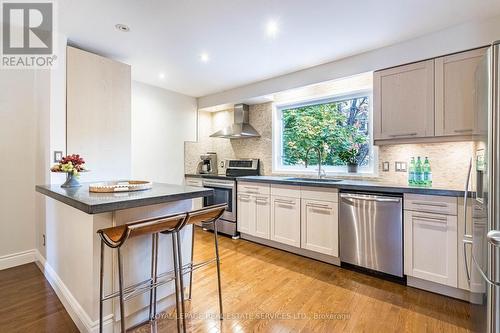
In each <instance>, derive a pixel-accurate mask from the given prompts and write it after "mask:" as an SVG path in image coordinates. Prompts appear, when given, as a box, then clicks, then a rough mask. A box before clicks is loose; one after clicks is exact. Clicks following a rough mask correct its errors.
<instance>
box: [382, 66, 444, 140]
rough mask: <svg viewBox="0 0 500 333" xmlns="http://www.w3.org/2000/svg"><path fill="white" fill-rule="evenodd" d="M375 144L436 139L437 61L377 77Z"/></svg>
mask: <svg viewBox="0 0 500 333" xmlns="http://www.w3.org/2000/svg"><path fill="white" fill-rule="evenodd" d="M373 133H374V139H375V140H387V139H407V138H423V137H432V136H434V60H427V61H421V62H416V63H413V64H409V65H404V66H398V67H394V68H389V69H385V70H381V71H377V72H375V73H374V75H373Z"/></svg>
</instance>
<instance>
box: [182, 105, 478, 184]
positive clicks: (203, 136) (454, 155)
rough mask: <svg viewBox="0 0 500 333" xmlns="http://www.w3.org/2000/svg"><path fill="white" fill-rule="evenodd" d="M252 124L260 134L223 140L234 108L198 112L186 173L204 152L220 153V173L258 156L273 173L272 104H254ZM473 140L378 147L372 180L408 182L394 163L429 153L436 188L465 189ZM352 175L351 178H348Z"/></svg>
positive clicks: (265, 171)
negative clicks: (231, 163)
mask: <svg viewBox="0 0 500 333" xmlns="http://www.w3.org/2000/svg"><path fill="white" fill-rule="evenodd" d="M249 117H250V124H252V126H253V127H254V128H255V129H256V130H257V131H258V132H259V133H260V135H261V136H260V137H259V138H249V139H236V140H228V139H220V138H210V134H212V133H213V132H216V131H218V130H220V129H221V128H223V127H225V126H227V125H230V124H231V123H232V122H233V110H225V111H220V112H199V115H198V141H197V142H186V143H185V147H184V148H185V155H184V156H185V172H186V173H196V168H197V165H198V162H199V160H200V159H199V158H200V155H201V154H204V153H206V152H215V153H217V158H218V161H219V173H224V172H225V170H224V168H222V167H221V165H220V161H223V160H224V159H227V158H258V159H260V162H261V170H260V172H261V174H262V175H271V174H272V103H264V104H256V105H251V106H250V110H249ZM473 149H474V146H473V143H472V142H446V143H425V144H403V145H387V146H380V147H379V148H378V175H374V177H372V179H375V180H380V181H384V182H388V183H391V184H406V183H407V178H408V175H407V173H406V172H396V171H395V165H394V163H395V162H396V161H397V162H406V163H407V164H408V165H409V161H410V158H411V157H412V156H415V157H417V156H421V157H422V158H423V157H425V156H427V157H428V158H429V160H430V162H431V166H432V173H433V184H434V186H435V187H445V188H449V189H462V188H463V186H464V182H465V177H466V174H467V168H468V163H469V158H470V156H472V154H473ZM383 162H389V166H390V169H389V171H388V172H385V171H382V163H383ZM349 178H352V177H349Z"/></svg>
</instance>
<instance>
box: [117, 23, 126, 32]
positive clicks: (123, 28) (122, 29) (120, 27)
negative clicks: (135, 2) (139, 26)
mask: <svg viewBox="0 0 500 333" xmlns="http://www.w3.org/2000/svg"><path fill="white" fill-rule="evenodd" d="M115 28H116V30H118V31H121V32H129V31H130V28H129V27H128V25H125V24H121V23H118V24H115Z"/></svg>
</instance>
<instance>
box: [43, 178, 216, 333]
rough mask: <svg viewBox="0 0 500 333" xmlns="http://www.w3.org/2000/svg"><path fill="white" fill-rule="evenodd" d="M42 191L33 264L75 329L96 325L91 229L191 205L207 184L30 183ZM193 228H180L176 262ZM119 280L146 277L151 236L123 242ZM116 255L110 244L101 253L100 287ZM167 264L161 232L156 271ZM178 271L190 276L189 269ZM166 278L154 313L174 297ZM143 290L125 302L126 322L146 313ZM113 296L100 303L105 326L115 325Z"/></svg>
mask: <svg viewBox="0 0 500 333" xmlns="http://www.w3.org/2000/svg"><path fill="white" fill-rule="evenodd" d="M36 191H37V192H39V193H40V194H42V195H45V200H43V201H44V207H42V209H43V210H44V212H45V221H46V222H45V225H46V230H45V258H43V257H42V258H40V260H39V261H40V265H41V266H42V267H41V268H42V269H43V271H44V274H45V276H46V277H47V280H48V281H49V282H50V283H51V285H52V287H53V288H54V290H55V292H56V293H57V295H58V297H59V299H60V300H61V302H62V303H63V305H64V306H65V308H66V310H67V311H68V313H69V314H70V316H71V317H72V319H73V321H74V322H75V323H76V324H77V326H78V328H79V330H80V331H82V332H96V331H97V330H98V327H99V322H98V318H99V265H100V238H99V236H98V235H97V230H99V229H103V228H108V227H112V226H117V225H121V224H124V223H128V222H132V221H136V220H140V219H146V218H155V217H160V216H165V215H170V214H175V213H182V212H186V211H190V210H192V207H193V199H195V198H201V197H205V196H209V195H211V194H212V190H211V189H207V188H202V187H191V186H183V185H171V184H162V183H153V187H152V188H151V189H149V190H144V191H136V192H115V193H91V192H89V184H85V183H84V184H82V186H80V187H75V188H61V187H60V185H37V186H36ZM191 228H192V227H190V226H188V227H186V228H183V230H182V231H181V233H180V237H181V243H182V257H183V262H189V261H190V258H191V244H192V229H191ZM122 255H123V258H124V260H123V262H124V263H123V266H124V282H125V285H130V284H133V283H136V282H139V281H143V280H145V279H148V278H149V275H150V270H151V268H150V262H151V236H139V237H136V238H133V239H130V241H129V242H127V244H125V245H124V246H123V248H122ZM116 267H117V265H116V258H115V256H114V255H112V254H111V251H106V252H105V257H104V272H105V275H104V290H105V294H108V293H110V292H111V291H112V290H113V291H114V290H117V285H118V282H117V278H116V277H117V274H116ZM172 269H173V257H172V242H171V237H170V236H168V235H160V239H159V258H158V272H159V274H161V273H162V272H166V271H170V270H172ZM185 278H186V279H187V278H189V276H188V275H186V276H185ZM174 291H175V289H174V285H173V283H167V284H165V285H163V286H161V287H159V288H158V310H159V312H160V311H162V310H164V309H166V308H167V307H170V306H172V305H173V304H174V303H175V297H173V294H174ZM148 305H149V298H148V295H146V294H143V295H140V296H138V297H135V298H133V299H131V300H130V301H128V302H126V305H125V309H126V310H125V316H126V324H127V326H129V327H130V326H132V325H136V324H139V323H141V322H144V321H145V320H147V319H148V311H147V310H148V308H147V307H148ZM118 309H119V307H118V304H117V300H116V299H115V300H113V301H107V302H105V306H104V331H105V332H115V331H119V323H120V318H119V317H120V315H119V310H118Z"/></svg>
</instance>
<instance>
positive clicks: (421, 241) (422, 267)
mask: <svg viewBox="0 0 500 333" xmlns="http://www.w3.org/2000/svg"><path fill="white" fill-rule="evenodd" d="M404 234H405V237H404V240H405V250H404V251H405V253H404V261H405V274H406V275H409V276H413V277H416V278H420V279H424V280H428V281H432V282H436V283H440V284H444V285H448V286H451V287H455V288H456V287H457V217H456V216H450V215H441V214H430V213H421V212H412V211H405V231H404Z"/></svg>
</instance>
